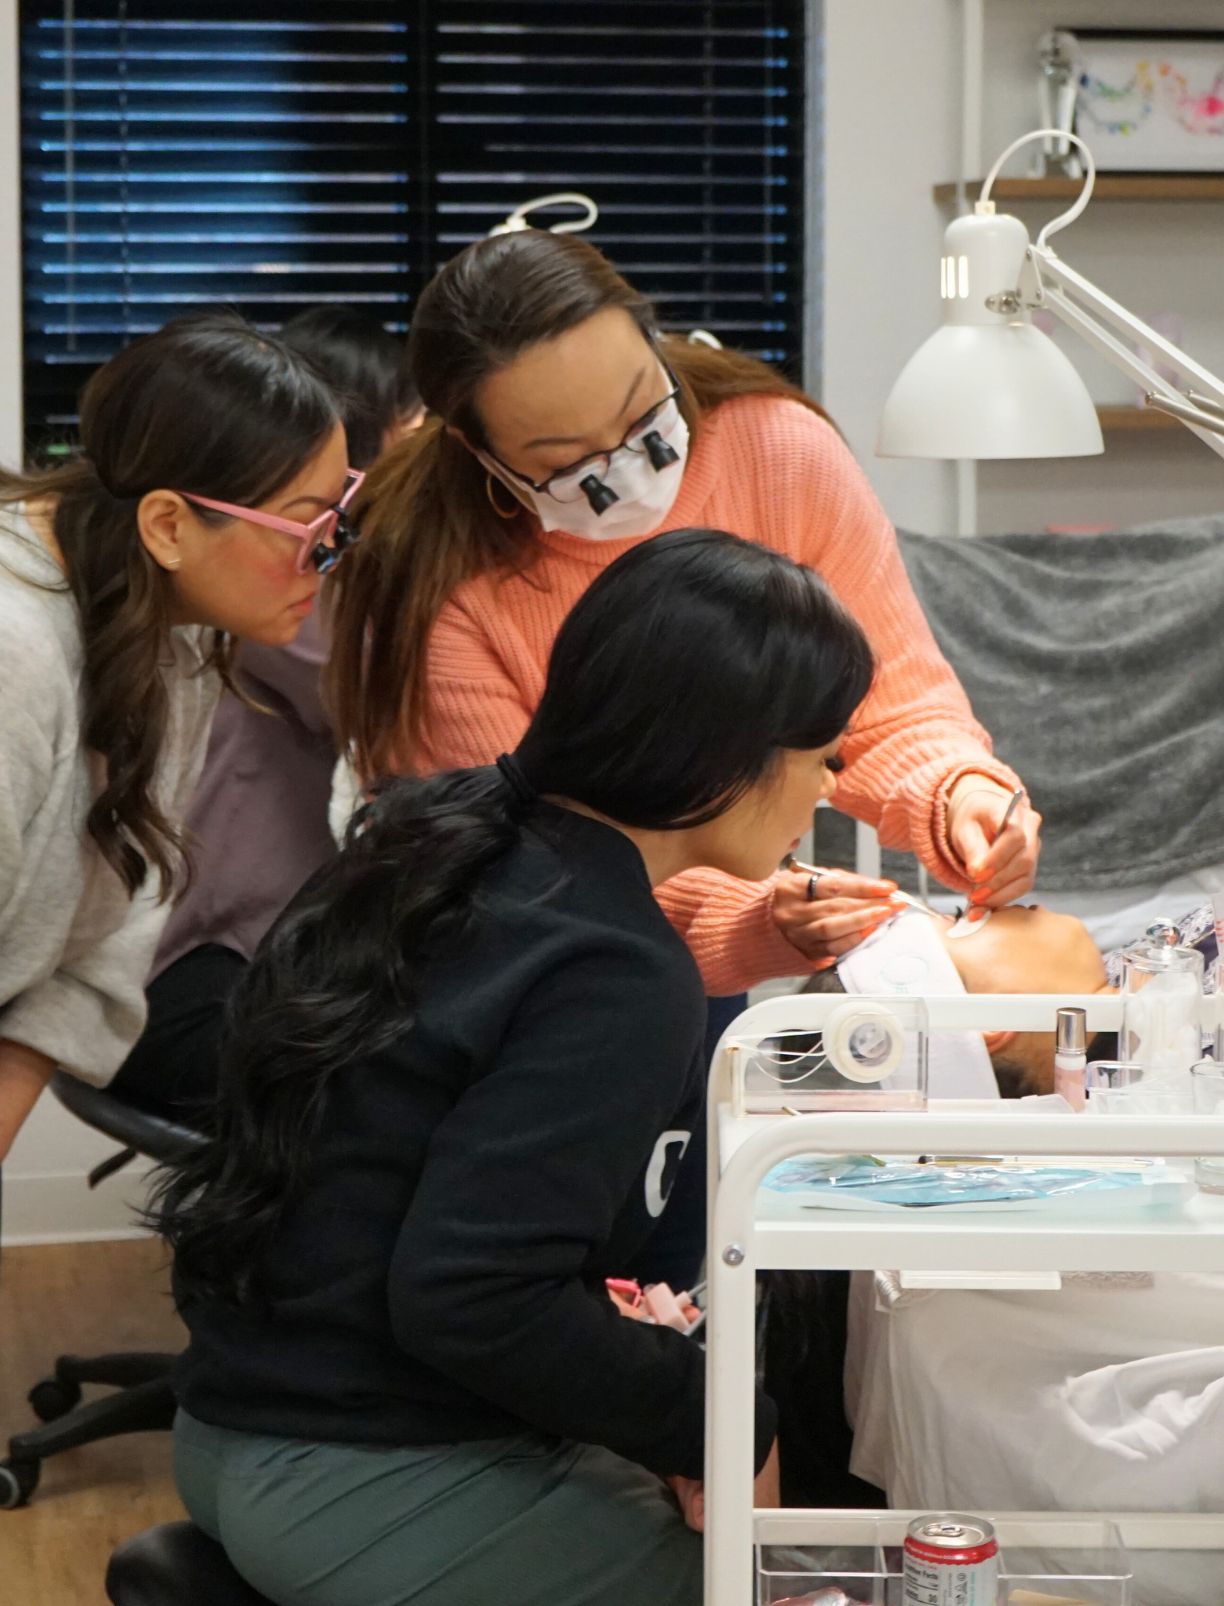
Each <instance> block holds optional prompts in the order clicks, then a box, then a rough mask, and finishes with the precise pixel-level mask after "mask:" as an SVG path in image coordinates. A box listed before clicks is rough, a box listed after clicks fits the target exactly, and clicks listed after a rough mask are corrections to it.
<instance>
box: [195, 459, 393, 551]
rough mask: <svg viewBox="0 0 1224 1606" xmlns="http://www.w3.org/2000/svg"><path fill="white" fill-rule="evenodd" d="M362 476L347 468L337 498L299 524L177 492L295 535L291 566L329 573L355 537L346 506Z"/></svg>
mask: <svg viewBox="0 0 1224 1606" xmlns="http://www.w3.org/2000/svg"><path fill="white" fill-rule="evenodd" d="M364 479H365V474H364V473H362V471H361V470H360V469H355V468H350V469H349V471H348V473H347V475H346V476H345V480H344V490H343V491H342V492H341V495H340V500H339V501H338V502H335V503H333V504H332V506H331V507H329V508H328V510H327V512H326V513H320V514H319V516H318V518H317V519H312V520H311V521H310V523H309V524H299V523H298V522H297V521H296V519H278V518H276V517H275V515H274V514H271V513H261V512H259V510H258V509H257V508H251V507H238V506H236V505H235V504H234V503H233V502H214V501H213V499H212V497H210V496H193V495H192V494H191V492H190V491H182V492H180V493H179V494H180V495H181V496H182V497H183V498H184V500H185V501H188V502H194V503H195V505H196V506H197V507H209V508H212V510H213V511H214V512H215V513H228V514H229V515H230V516H231V518H235V519H246V520H247V522H248V523H250V524H260V525H263V527H264V528H265V529H268V530H279V531H280V532H281V534H282V535H292V536H296V537H297V539H298V540H299V541H300V542H301V543H302V550H301V552H299V554H298V559H297V563H296V565H295V567H296V569H297V572H298V573H299V574H305V573H306V565H307V564H308V563H313V564H314V566H315V568H316V569H317V570H318V572H319V573H320V574H329V573H330V572H331V570H332V569H334V568H335V567H336V565H337V563H339V561H340V559H341V558H342V557H343V556H344V554H345V552H346V550H347V549H348V548H349V547H351V546H352V545H353V543H354V541H356V540H357V537H358V532H357V531H356V530H355V529H354V528H353V526H352V524H351V523H350V522H349V517H348V509H349V504H350V503H351V502H352V500H353V497H354V496H355V495H356V494H357V490H358V487H359V486H360V485H361V482H362V480H364Z"/></svg>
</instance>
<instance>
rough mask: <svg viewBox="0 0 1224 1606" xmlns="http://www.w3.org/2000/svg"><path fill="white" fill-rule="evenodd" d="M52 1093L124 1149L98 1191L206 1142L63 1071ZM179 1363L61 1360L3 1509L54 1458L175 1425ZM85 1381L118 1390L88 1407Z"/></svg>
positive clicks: (2, 1497)
mask: <svg viewBox="0 0 1224 1606" xmlns="http://www.w3.org/2000/svg"><path fill="white" fill-rule="evenodd" d="M51 1091H52V1092H53V1093H54V1094H55V1096H56V1098H57V1099H59V1101H60V1103H61V1104H63V1105H64V1106H65V1107H66V1108H67V1109H69V1110H71V1111H72V1113H73V1115H75V1116H77V1117H78V1118H79V1119H80V1120H82V1121H84V1122H85V1123H86V1125H87V1126H92V1127H95V1128H96V1129H97V1130H98V1131H99V1132H105V1133H106V1135H107V1137H111V1138H115V1139H116V1140H117V1141H118V1142H119V1143H121V1144H122V1145H123V1148H122V1149H121V1151H120V1152H119V1153H118V1154H115V1155H112V1156H111V1157H110V1158H109V1159H107V1160H104V1161H103V1162H102V1164H101V1165H99V1166H95V1168H94V1169H93V1170H92V1171H91V1172H90V1173H89V1185H90V1187H91V1188H94V1187H97V1185H98V1183H99V1182H102V1181H104V1180H105V1179H106V1178H107V1177H109V1176H112V1175H113V1174H114V1173H115V1172H116V1171H118V1170H119V1169H120V1168H121V1167H123V1166H125V1165H127V1164H128V1163H129V1162H130V1161H131V1160H134V1159H135V1158H136V1156H137V1155H138V1154H143V1155H147V1156H148V1157H149V1158H150V1159H153V1160H173V1159H176V1158H178V1157H179V1156H180V1155H182V1154H184V1153H185V1152H187V1151H189V1150H191V1149H193V1148H197V1147H199V1145H200V1144H201V1143H203V1141H204V1139H203V1137H202V1136H201V1134H200V1133H198V1132H193V1131H192V1130H191V1129H190V1128H189V1127H185V1126H180V1125H179V1124H178V1123H176V1122H174V1121H170V1120H167V1119H165V1118H164V1117H163V1116H160V1115H154V1114H152V1113H151V1112H150V1111H148V1110H144V1109H141V1108H140V1107H139V1106H137V1105H135V1104H129V1103H128V1102H127V1101H126V1100H124V1099H121V1098H119V1097H118V1096H117V1095H116V1094H114V1093H112V1092H110V1091H109V1090H108V1089H107V1088H99V1087H91V1086H90V1085H89V1084H88V1083H87V1082H82V1081H79V1080H78V1079H77V1078H76V1077H75V1076H68V1075H67V1074H66V1073H65V1072H63V1071H57V1072H56V1073H55V1075H54V1076H53V1077H52V1079H51ZM175 1358H176V1357H175V1356H173V1355H166V1354H160V1353H135V1352H132V1353H128V1354H121V1355H97V1356H89V1357H85V1356H79V1355H61V1356H60V1357H59V1358H58V1359H57V1361H56V1362H55V1371H54V1375H53V1376H51V1377H48V1378H45V1379H44V1380H43V1381H42V1382H41V1383H36V1384H35V1385H34V1387H33V1388H32V1389H31V1390H30V1392H29V1395H28V1396H27V1398H28V1399H29V1402H30V1404H31V1405H32V1406H33V1408H34V1414H35V1415H36V1416H37V1417H38V1418H39V1419H40V1420H41V1421H42V1422H44V1423H45V1424H46V1426H44V1427H41V1428H33V1429H31V1430H30V1431H29V1432H27V1433H18V1434H15V1435H14V1436H13V1437H12V1438H11V1439H10V1440H9V1446H8V1459H7V1460H4V1461H0V1510H5V1511H9V1510H13V1509H14V1508H15V1507H17V1506H24V1505H25V1504H26V1502H27V1501H28V1500H29V1498H30V1496H31V1495H32V1494H33V1493H34V1490H35V1488H36V1487H37V1485H38V1479H39V1474H40V1472H41V1471H42V1463H43V1462H44V1461H45V1460H46V1459H47V1458H48V1456H53V1455H58V1454H59V1453H60V1451H61V1450H73V1449H76V1447H77V1446H78V1445H81V1444H92V1443H93V1442H94V1441H95V1440H97V1439H112V1438H117V1437H118V1436H119V1435H120V1434H123V1433H143V1432H146V1431H149V1430H151V1429H166V1428H169V1427H170V1425H171V1423H172V1422H173V1420H174V1395H173V1393H172V1392H171V1388H170V1369H171V1367H172V1366H173V1364H174V1361H175ZM82 1383H107V1384H111V1385H112V1386H114V1388H115V1390H116V1392H115V1393H114V1394H110V1395H107V1396H106V1398H104V1399H100V1400H93V1401H91V1402H90V1403H89V1404H88V1405H83V1404H81V1384H82ZM235 1576H237V1575H235Z"/></svg>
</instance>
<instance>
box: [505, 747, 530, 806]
mask: <svg viewBox="0 0 1224 1606" xmlns="http://www.w3.org/2000/svg"><path fill="white" fill-rule="evenodd" d="M497 773H498V774H499V775H500V776H501V778H502V780H503V781H505V783H506V785H507V786H508V787H509V788H510V791H511V794H512V795H513V797H514V799H515V801H516V802H518V803H521V804H522V805H523V806H524V807H526V806H527V805H528V804H530V803H534V802H535V800H536V789H535V787H534V786H532V784H531V782H530V781H529V780H528V779H527V777H526V776H525V775H524V774H523V768H522V765H521V764H520V763H519V761H518V759H517V758H515V757H514V755H513V754H511V753H499V754H498V756H497Z"/></svg>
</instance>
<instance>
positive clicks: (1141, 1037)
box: [1118, 921, 1204, 1075]
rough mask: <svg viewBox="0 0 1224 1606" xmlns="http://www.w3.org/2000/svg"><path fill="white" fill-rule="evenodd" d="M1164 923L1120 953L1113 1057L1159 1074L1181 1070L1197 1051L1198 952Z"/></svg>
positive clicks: (1199, 1035)
mask: <svg viewBox="0 0 1224 1606" xmlns="http://www.w3.org/2000/svg"><path fill="white" fill-rule="evenodd" d="M1177 935H1178V934H1177V928H1176V926H1173V925H1171V924H1170V923H1169V922H1168V921H1157V922H1156V923H1155V924H1154V925H1151V926H1149V927H1148V929H1147V931H1146V933H1145V934H1144V936H1143V937H1141V938H1140V940H1139V941H1138V942H1137V943H1135V944H1134V946H1133V947H1130V948H1128V949H1127V950H1126V952H1125V953H1124V954H1123V956H1122V1030H1121V1033H1120V1035H1119V1039H1118V1058H1119V1059H1120V1060H1124V1061H1127V1062H1129V1063H1132V1064H1135V1065H1142V1066H1143V1067H1144V1068H1145V1069H1146V1070H1147V1071H1149V1072H1156V1073H1158V1074H1162V1075H1169V1074H1176V1073H1187V1072H1189V1070H1190V1067H1191V1066H1192V1065H1193V1064H1195V1063H1196V1061H1197V1060H1198V1059H1199V1058H1200V1057H1201V1055H1202V1052H1203V977H1204V966H1203V956H1202V954H1201V953H1199V951H1198V949H1197V948H1183V947H1181V946H1179V944H1178V941H1177Z"/></svg>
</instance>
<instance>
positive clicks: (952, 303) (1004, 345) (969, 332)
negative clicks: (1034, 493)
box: [877, 214, 1105, 458]
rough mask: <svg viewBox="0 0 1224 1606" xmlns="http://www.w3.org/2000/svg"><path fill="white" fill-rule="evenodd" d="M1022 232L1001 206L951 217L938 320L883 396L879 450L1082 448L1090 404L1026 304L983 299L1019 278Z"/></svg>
mask: <svg viewBox="0 0 1224 1606" xmlns="http://www.w3.org/2000/svg"><path fill="white" fill-rule="evenodd" d="M1027 247H1028V234H1027V232H1026V230H1025V229H1024V226H1023V224H1021V223H1020V222H1019V220H1018V219H1016V218H1012V217H1007V216H995V215H993V214H991V215H986V216H973V217H964V218H958V219H957V220H956V222H955V223H953V224H951V225H950V226H949V228H948V231H947V234H946V235H945V241H944V257H943V260H942V262H941V264H940V285H941V290H942V293H943V302H944V324H943V327H942V328H941V329H939V330H937V331H936V332H935V334H933V335H932V336H931V337H930V339H929V340H927V341H925V342H924V343H923V345H921V346H920V347H919V348H918V350H917V351H916V352H915V353H914V355H913V356H912V357H911V358H910V360H909V362H908V363H906V365H905V367H904V369H903V370H902V372H901V375H900V378H899V379H898V380H897V382H896V384H895V385H894V386H893V388H892V393H891V394H890V396H889V398H888V401H887V402H886V403H885V406H884V414H883V418H882V420H881V424H880V437H879V442H878V446H877V450H878V452H879V454H880V456H881V457H946V458H1005V457H1089V456H1092V455H1094V454H1097V453H1100V452H1103V451H1104V450H1105V443H1104V441H1103V439H1102V437H1101V425H1100V420H1099V419H1098V417H1097V412H1096V407H1095V405H1094V404H1093V401H1092V398H1091V397H1090V396H1089V394H1088V391H1087V389H1086V388H1085V386H1084V382H1083V380H1082V379H1081V378H1080V377H1079V375H1078V374H1077V373H1076V371H1075V369H1074V368H1073V367H1072V365H1071V363H1070V362H1069V361H1068V360H1067V358H1066V357H1064V356H1063V354H1062V352H1061V351H1060V350H1059V349H1058V347H1057V346H1056V345H1055V344H1054V342H1053V341H1052V340H1051V339H1049V337H1048V336H1047V335H1044V334H1043V333H1042V332H1041V330H1040V329H1036V328H1034V327H1033V324H1032V321H1031V320H1030V317H1029V314H1028V311H1027V310H1026V309H1024V308H1021V309H1020V310H1019V311H1006V312H1005V311H999V310H996V309H994V308H991V307H990V306H989V305H988V301H989V300H990V299H991V298H993V297H995V296H996V295H998V294H1000V293H1004V292H1008V291H1014V290H1015V289H1016V288H1017V286H1018V284H1019V281H1020V270H1021V268H1022V266H1023V262H1024V253H1025V251H1026V249H1027Z"/></svg>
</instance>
